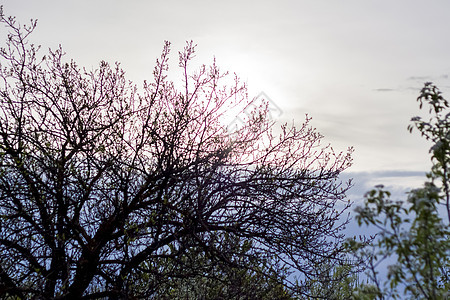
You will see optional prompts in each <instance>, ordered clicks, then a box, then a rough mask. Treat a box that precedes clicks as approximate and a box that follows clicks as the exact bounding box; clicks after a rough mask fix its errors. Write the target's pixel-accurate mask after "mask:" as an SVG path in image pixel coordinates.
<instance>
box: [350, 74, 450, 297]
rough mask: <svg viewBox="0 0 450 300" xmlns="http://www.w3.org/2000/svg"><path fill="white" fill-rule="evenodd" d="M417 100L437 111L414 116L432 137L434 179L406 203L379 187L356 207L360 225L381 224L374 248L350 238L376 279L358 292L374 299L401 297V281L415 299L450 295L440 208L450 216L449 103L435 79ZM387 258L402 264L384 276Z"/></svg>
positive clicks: (449, 247)
mask: <svg viewBox="0 0 450 300" xmlns="http://www.w3.org/2000/svg"><path fill="white" fill-rule="evenodd" d="M418 101H419V102H420V106H421V107H422V105H423V103H424V102H427V103H428V104H430V106H431V108H430V111H429V112H430V113H434V116H433V117H432V118H431V119H430V121H429V122H425V121H423V120H422V119H421V118H419V117H415V118H413V119H412V121H413V122H414V124H415V127H416V128H417V129H418V130H419V131H420V132H421V133H422V135H424V136H425V137H426V138H427V139H428V140H430V141H432V142H433V146H432V147H431V149H430V153H431V154H432V161H433V167H432V170H431V173H430V174H429V175H428V178H429V179H430V181H428V182H426V183H425V184H424V186H423V187H422V188H418V189H414V190H412V191H411V192H409V195H408V203H407V204H406V205H405V204H404V203H403V202H402V201H393V200H392V199H391V194H390V192H389V191H386V190H384V187H383V186H381V185H380V186H377V187H376V188H375V189H374V190H372V191H370V192H368V193H367V194H366V195H365V203H364V206H363V207H357V209H356V212H357V216H356V219H357V221H358V224H359V225H360V226H361V225H362V224H365V225H372V226H375V227H376V228H378V229H379V233H378V236H377V239H376V240H375V241H376V244H375V245H374V246H373V248H370V247H364V246H363V245H361V244H360V243H358V242H356V241H352V240H350V241H349V244H350V246H351V247H353V248H354V250H355V251H356V253H357V256H359V257H362V258H366V260H367V267H368V270H369V272H368V274H367V276H368V278H369V279H370V282H371V284H369V285H363V286H361V287H360V288H359V295H362V294H365V295H366V296H368V294H370V296H369V299H377V298H378V299H385V298H401V294H400V293H399V291H398V287H399V286H403V288H404V294H405V295H407V296H408V297H410V298H414V299H445V298H446V297H449V292H448V291H449V290H450V259H449V257H450V239H449V233H450V232H449V229H448V224H447V225H446V224H445V223H444V221H443V220H442V218H441V215H440V209H439V207H440V206H442V204H443V205H444V206H445V207H446V211H447V213H448V217H449V220H450V210H449V186H448V185H449V173H448V170H449V162H450V147H449V142H450V126H449V125H450V113H448V112H447V113H446V111H445V109H447V108H448V107H449V104H448V102H447V101H446V100H445V99H444V98H443V97H442V96H441V93H440V92H439V90H438V89H437V88H436V87H435V86H433V85H432V84H431V83H426V84H425V87H424V88H423V89H422V91H421V95H420V96H419V98H418ZM445 113H446V114H445ZM412 129H413V126H410V127H409V130H410V131H412ZM437 179H439V180H437ZM436 181H440V182H438V183H436ZM386 258H391V259H392V258H395V259H396V260H397V263H395V264H392V265H389V266H388V272H387V280H384V281H382V280H380V278H379V272H378V271H377V266H379V265H380V264H381V263H383V260H385V259H386Z"/></svg>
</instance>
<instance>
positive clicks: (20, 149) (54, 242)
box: [0, 17, 351, 299]
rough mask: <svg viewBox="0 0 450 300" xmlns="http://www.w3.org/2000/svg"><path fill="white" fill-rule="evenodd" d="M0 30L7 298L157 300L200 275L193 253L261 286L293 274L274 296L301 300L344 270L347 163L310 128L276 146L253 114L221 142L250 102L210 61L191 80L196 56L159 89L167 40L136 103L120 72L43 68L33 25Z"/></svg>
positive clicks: (2, 244)
mask: <svg viewBox="0 0 450 300" xmlns="http://www.w3.org/2000/svg"><path fill="white" fill-rule="evenodd" d="M1 22H2V24H3V25H6V26H7V27H8V28H9V34H8V37H7V40H6V45H5V47H4V48H2V49H1V52H0V56H1V60H0V63H1V69H0V109H1V112H0V293H3V294H6V295H10V296H16V297H19V298H45V299H51V298H58V299H82V298H84V299H94V298H102V297H108V298H111V299H114V298H128V297H129V298H133V297H134V298H136V297H152V295H153V294H152V293H153V292H154V288H155V286H157V284H158V282H157V280H165V279H167V278H169V277H178V278H183V277H185V278H188V277H189V276H193V275H192V274H196V276H197V275H199V274H200V273H201V272H200V273H199V272H196V270H195V267H196V266H197V267H199V270H201V269H200V267H202V266H200V265H196V264H195V263H192V261H189V259H188V258H189V257H190V253H192V252H193V251H195V253H197V254H198V253H199V254H201V255H202V256H203V257H205V259H204V260H203V261H204V263H207V264H209V265H210V266H213V265H214V264H222V265H227V266H229V267H230V268H237V269H243V270H251V271H252V272H257V273H258V274H259V275H258V276H272V277H273V272H274V270H276V269H277V270H281V269H286V268H287V269H289V270H290V271H295V272H296V274H298V275H299V283H298V285H297V286H295V284H294V283H293V282H290V281H288V278H287V277H285V278H284V279H283V278H278V280H280V281H281V282H280V283H281V284H283V285H285V286H287V287H291V288H297V292H299V293H306V291H305V290H302V280H309V279H317V280H320V278H321V277H320V276H321V274H322V272H324V271H323V270H321V269H318V268H316V267H315V266H317V265H324V264H325V262H327V263H330V262H331V263H332V262H333V261H338V260H341V259H342V258H343V256H344V255H345V253H344V249H343V244H342V240H343V236H342V234H341V232H340V230H341V229H342V228H343V226H344V225H345V221H344V222H339V220H340V218H341V214H342V212H343V211H344V209H345V208H346V207H347V206H348V204H347V202H343V205H339V204H338V202H339V201H341V200H343V199H344V197H345V191H346V190H347V189H348V188H349V185H348V184H343V183H342V182H341V181H340V180H339V177H338V176H339V173H340V172H341V171H343V170H344V169H346V168H347V167H348V166H349V165H350V163H351V158H350V153H351V150H349V152H347V153H335V152H333V150H332V149H331V148H330V147H327V146H321V144H320V141H321V138H322V137H321V135H320V134H319V133H317V132H316V130H315V129H313V128H311V127H310V125H308V121H309V118H307V120H306V122H305V123H304V124H303V125H301V126H300V127H299V128H295V127H289V126H287V125H284V126H282V127H281V130H280V132H281V133H280V134H274V133H273V127H274V124H273V123H272V122H271V121H269V120H268V119H267V118H266V114H267V107H260V108H257V109H255V110H253V111H252V112H251V113H250V114H249V115H248V118H247V119H246V120H245V122H246V123H245V125H244V126H243V127H242V128H239V129H236V131H234V132H233V131H230V130H229V129H228V128H227V127H226V126H225V125H224V124H223V118H224V116H225V115H226V113H227V112H228V111H229V110H230V108H231V107H243V106H245V103H247V102H248V101H247V97H246V88H245V85H244V84H242V83H240V81H239V80H238V78H237V77H235V78H233V81H232V82H233V83H232V84H231V85H230V84H228V86H225V85H223V84H222V83H223V82H225V81H226V82H228V83H229V82H231V80H230V76H229V75H228V74H227V73H222V72H220V70H219V68H218V67H217V66H216V64H215V62H214V63H213V64H212V65H211V66H209V67H206V66H202V67H201V68H200V69H199V70H198V71H197V72H193V73H191V72H190V71H189V68H188V63H189V61H190V60H191V59H192V58H193V57H194V53H195V46H194V45H193V44H192V42H190V43H187V45H186V47H185V48H184V50H183V51H182V52H180V53H179V67H180V69H181V72H182V74H183V76H184V82H183V89H182V90H177V89H176V88H175V85H174V83H173V82H171V81H169V80H168V78H167V70H168V59H169V52H170V44H169V43H168V42H166V43H165V45H164V48H163V51H162V55H161V57H160V58H159V59H158V60H157V62H156V67H155V69H154V71H153V76H154V78H153V80H152V81H151V82H144V85H143V87H142V88H141V89H138V88H137V87H136V86H135V85H133V84H132V83H130V82H128V81H127V80H126V79H125V74H124V71H123V70H122V69H121V68H120V66H119V64H116V65H114V66H111V65H109V64H108V63H106V62H101V63H100V66H99V68H98V69H97V70H94V71H88V70H86V69H83V68H80V67H78V66H77V64H76V63H75V62H73V61H69V60H66V59H65V56H64V52H63V50H62V48H59V49H56V50H49V52H48V53H47V54H46V55H44V56H41V55H40V51H39V47H38V46H36V45H33V44H30V43H29V41H28V37H29V35H30V34H31V33H32V32H33V30H34V29H35V26H36V22H33V21H32V23H31V25H30V26H20V25H19V24H18V23H17V22H16V21H15V19H14V18H6V17H2V20H1ZM231 238H232V239H233V240H235V241H238V246H236V247H228V246H227V243H225V240H226V239H228V240H229V239H231ZM243 247H244V248H245V251H242V248H243ZM194 257H195V256H194ZM197 257H198V256H197ZM262 258H264V260H265V261H267V262H268V263H267V267H264V268H257V266H258V264H259V263H260V262H262ZM189 266H190V267H189ZM197 271H198V270H197ZM275 279H277V278H275ZM139 280H141V281H142V280H144V281H145V280H147V284H148V287H147V288H144V286H141V288H138V287H136V285H135V283H136V281H139ZM155 280H156V281H155Z"/></svg>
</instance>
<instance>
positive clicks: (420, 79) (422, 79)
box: [408, 76, 432, 81]
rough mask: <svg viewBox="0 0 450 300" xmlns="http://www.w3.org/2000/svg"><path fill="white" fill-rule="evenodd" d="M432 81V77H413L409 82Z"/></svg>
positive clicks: (409, 78)
mask: <svg viewBox="0 0 450 300" xmlns="http://www.w3.org/2000/svg"><path fill="white" fill-rule="evenodd" d="M431 79H432V77H431V76H411V77H408V80H419V81H424V80H431Z"/></svg>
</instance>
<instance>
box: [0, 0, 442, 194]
mask: <svg viewBox="0 0 450 300" xmlns="http://www.w3.org/2000/svg"><path fill="white" fill-rule="evenodd" d="M0 3H2V4H3V6H4V12H5V14H6V15H14V16H17V17H18V20H19V21H20V22H22V23H25V22H26V21H28V20H29V19H30V18H37V19H38V20H39V22H38V28H37V30H36V32H35V34H34V37H33V39H34V40H35V41H36V43H40V44H42V45H43V46H44V48H47V47H52V48H55V47H57V46H58V44H62V46H63V48H64V49H65V51H66V52H67V54H68V56H67V57H69V58H73V59H74V60H75V61H77V62H78V64H79V65H80V66H86V67H88V68H95V67H96V66H97V65H98V62H99V61H100V60H107V61H109V62H114V61H120V62H121V63H122V67H123V68H124V69H125V71H126V72H127V74H128V77H129V78H130V79H132V80H133V81H135V82H136V83H138V84H140V83H141V82H142V80H143V79H146V78H147V79H151V72H152V70H153V66H154V63H155V59H156V58H157V57H158V56H159V54H160V51H161V49H162V46H163V42H164V40H169V41H171V42H172V45H173V48H172V49H173V52H172V54H173V55H172V60H171V61H172V63H173V65H172V68H177V64H176V62H177V55H176V54H177V51H178V50H181V49H182V47H183V46H184V43H185V41H186V40H194V42H195V43H197V44H198V47H197V51H198V52H197V58H196V62H197V63H204V64H209V63H211V62H212V60H213V58H214V57H216V59H217V63H218V65H219V66H221V67H222V69H227V70H230V71H232V72H236V73H237V74H238V75H240V76H241V78H242V79H243V80H245V81H247V83H248V86H249V96H251V97H253V96H256V95H257V94H258V93H259V92H261V91H264V92H265V93H266V94H267V95H268V96H269V97H270V98H271V100H272V101H273V102H274V103H276V105H277V106H278V107H280V109H281V110H282V111H283V114H282V115H281V117H280V121H292V120H294V121H295V122H296V123H301V122H302V121H303V120H304V116H305V114H306V113H308V114H309V115H310V116H311V117H312V118H313V123H312V124H313V125H314V126H315V127H317V128H318V130H319V131H320V132H321V133H323V134H324V135H325V142H327V143H331V144H332V145H333V146H334V148H335V149H337V150H345V149H346V147H347V146H354V147H355V155H354V166H353V167H352V168H351V170H350V171H352V172H358V173H359V174H360V178H361V180H364V181H365V182H369V181H370V183H375V184H376V183H377V182H375V181H376V180H381V179H382V178H384V179H385V180H389V181H390V182H385V184H387V185H389V184H393V183H396V184H401V185H410V184H411V183H412V182H413V179H414V178H413V177H411V176H414V175H417V174H421V172H425V171H427V170H428V169H429V166H430V163H429V155H428V145H427V143H426V142H425V141H424V140H422V138H420V137H419V134H417V133H416V134H413V135H411V134H409V133H408V132H407V130H406V127H407V125H408V124H409V120H410V118H411V117H412V116H413V115H416V114H418V113H419V110H418V105H417V102H416V101H415V99H416V98H417V96H418V94H419V91H420V89H421V87H422V86H423V83H424V82H425V81H433V82H435V83H436V84H438V86H439V87H440V88H441V90H442V91H443V92H444V96H447V97H448V98H450V83H449V82H450V81H449V80H450V79H449V78H448V76H449V75H450V18H449V12H450V1H411V0H408V1H380V0H377V1H360V0H358V1H356V0H355V1H299V0H297V1H220V2H219V1H158V2H157V1H144V0H140V1H138V0H134V1H133V0H128V1H124V0H122V1H113V0H107V1H106V0H100V1H98V0H96V1H92V0H90V1H85V0H82V1H81V0H77V1H56V0H54V1H48V0H47V1H42V0H40V1H35V0H26V1H21V0H3V1H0ZM0 32H1V33H2V35H1V37H2V38H3V37H4V33H5V30H4V29H3V28H1V29H0ZM360 172H362V173H360ZM361 174H362V175H361ZM371 174H372V176H370V175H371ZM408 175H411V176H410V177H408ZM416 179H417V178H416ZM420 180H422V179H420Z"/></svg>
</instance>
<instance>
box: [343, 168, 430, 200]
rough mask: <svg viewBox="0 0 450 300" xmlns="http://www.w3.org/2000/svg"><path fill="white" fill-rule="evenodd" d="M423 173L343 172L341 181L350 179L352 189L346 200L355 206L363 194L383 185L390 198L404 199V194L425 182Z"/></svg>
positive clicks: (397, 171) (398, 171)
mask: <svg viewBox="0 0 450 300" xmlns="http://www.w3.org/2000/svg"><path fill="white" fill-rule="evenodd" d="M425 174H426V172H425V171H403V170H385V171H373V172H351V171H348V172H347V171H345V172H343V173H342V174H341V179H342V180H343V181H347V180H349V179H352V183H353V187H352V188H351V189H350V190H349V192H348V193H347V196H348V198H349V199H350V200H351V201H354V202H355V203H356V204H358V203H361V202H362V201H363V198H364V194H365V193H366V192H368V191H369V190H371V189H373V188H374V187H375V186H376V185H378V184H383V185H384V186H385V188H386V189H387V190H389V191H390V192H391V193H392V198H393V199H395V198H397V199H406V197H405V194H406V193H407V192H409V191H410V190H411V189H414V188H419V187H421V186H422V184H423V182H425V180H426V177H425Z"/></svg>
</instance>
